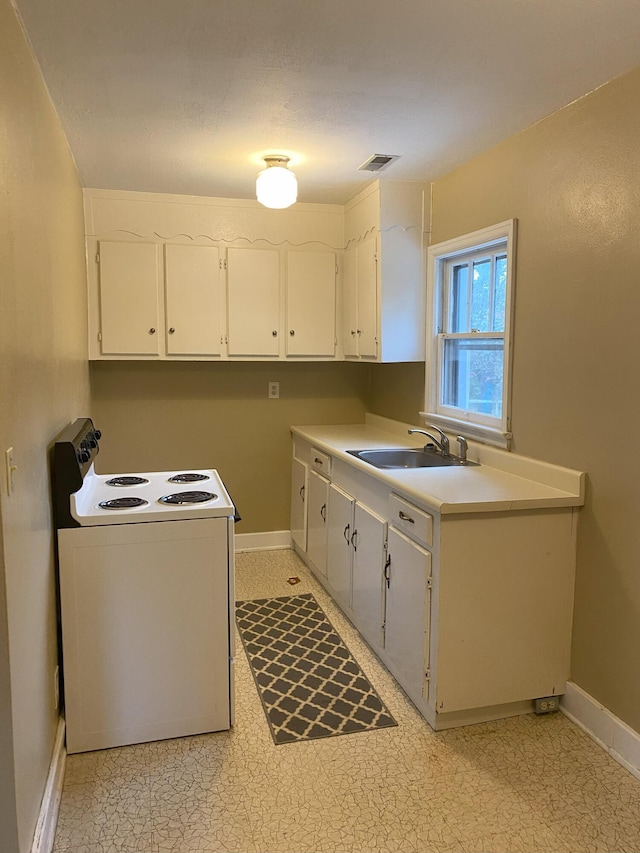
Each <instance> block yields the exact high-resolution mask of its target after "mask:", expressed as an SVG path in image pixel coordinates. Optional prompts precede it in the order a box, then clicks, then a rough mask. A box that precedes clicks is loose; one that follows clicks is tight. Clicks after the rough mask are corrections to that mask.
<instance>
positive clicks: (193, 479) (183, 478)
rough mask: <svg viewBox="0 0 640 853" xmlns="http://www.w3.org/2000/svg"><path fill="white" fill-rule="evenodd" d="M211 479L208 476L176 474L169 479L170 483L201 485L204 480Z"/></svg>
mask: <svg viewBox="0 0 640 853" xmlns="http://www.w3.org/2000/svg"><path fill="white" fill-rule="evenodd" d="M208 479H210V478H209V477H208V476H207V475H206V474H195V473H188V474H174V476H173V477H169V480H168V482H169V483H200V482H202V480H208Z"/></svg>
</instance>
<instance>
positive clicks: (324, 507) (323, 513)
mask: <svg viewBox="0 0 640 853" xmlns="http://www.w3.org/2000/svg"><path fill="white" fill-rule="evenodd" d="M320 515H321V516H322V520H323V521H326V520H327V505H326V504H322V506H321V507H320Z"/></svg>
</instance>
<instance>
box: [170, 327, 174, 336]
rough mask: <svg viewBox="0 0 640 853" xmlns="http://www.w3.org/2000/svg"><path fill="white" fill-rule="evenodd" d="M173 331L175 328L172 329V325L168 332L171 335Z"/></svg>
mask: <svg viewBox="0 0 640 853" xmlns="http://www.w3.org/2000/svg"><path fill="white" fill-rule="evenodd" d="M174 332H175V329H174V327H173V326H172V327H171V328H170V329H169V334H170V335H172V334H173V333H174Z"/></svg>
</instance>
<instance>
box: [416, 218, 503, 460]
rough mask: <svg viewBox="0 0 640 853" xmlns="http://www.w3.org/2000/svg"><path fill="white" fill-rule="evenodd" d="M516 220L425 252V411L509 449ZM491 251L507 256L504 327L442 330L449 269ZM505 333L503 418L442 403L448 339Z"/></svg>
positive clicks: (446, 424)
mask: <svg viewBox="0 0 640 853" xmlns="http://www.w3.org/2000/svg"><path fill="white" fill-rule="evenodd" d="M516 230H517V221H516V220H515V219H508V220H506V221H504V222H499V223H497V224H496V225H492V226H490V227H488V228H481V229H479V230H478V231H473V232H471V233H470V234H464V235H463V236H461V237H456V238H454V239H452V240H447V241H445V242H443V243H437V244H435V245H433V246H430V247H429V249H428V252H427V297H428V298H427V325H426V352H427V358H428V359H429V361H428V362H427V369H426V371H425V409H426V411H424V412H420V414H421V416H422V417H424V418H425V419H427V420H428V421H429V422H430V423H435V424H436V425H437V426H439V427H441V428H442V429H444V430H446V431H449V432H457V433H460V434H461V435H464V436H465V437H467V438H471V439H474V440H477V441H481V442H484V443H487V444H493V445H496V446H498V447H504V448H507V449H508V448H509V447H510V443H511V438H512V433H511V375H512V370H511V367H512V355H513V313H514V292H515V252H516ZM483 252H486V253H488V254H495V253H504V254H505V255H506V292H505V317H504V331H499V332H496V331H490V332H473V333H472V332H468V333H467V332H465V333H453V332H449V331H444V329H445V324H444V320H445V316H446V314H447V312H449V311H450V306H449V304H448V303H449V298H448V289H449V288H448V286H447V284H448V279H447V272H448V270H450V269H452V268H453V266H454V265H455V263H456V261H460V260H473V256H474V255H475V256H476V259H477V258H478V257H480V256H481V254H482V253H483ZM483 338H484V339H492V340H493V339H496V338H501V339H502V340H503V342H504V344H503V372H502V415H501V417H500V418H497V417H494V416H491V415H485V414H481V413H478V412H471V411H466V410H461V409H458V408H456V407H452V406H446V405H444V404H443V403H441V402H440V401H441V399H442V394H441V391H442V385H443V376H444V346H445V341H446V340H447V339H464V340H482V339H483Z"/></svg>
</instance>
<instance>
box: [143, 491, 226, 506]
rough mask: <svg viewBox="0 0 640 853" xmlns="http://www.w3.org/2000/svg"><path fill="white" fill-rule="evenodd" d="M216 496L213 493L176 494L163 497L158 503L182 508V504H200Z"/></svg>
mask: <svg viewBox="0 0 640 853" xmlns="http://www.w3.org/2000/svg"><path fill="white" fill-rule="evenodd" d="M217 497H218V496H217V495H214V494H213V492H176V493H175V494H173V495H163V496H162V497H161V498H158V503H161V504H172V505H175V506H182V505H183V504H201V503H205V501H212V500H215V499H216V498H217Z"/></svg>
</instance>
